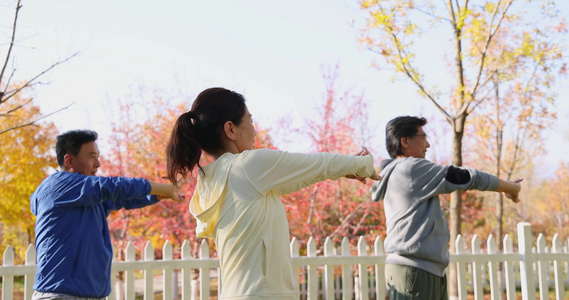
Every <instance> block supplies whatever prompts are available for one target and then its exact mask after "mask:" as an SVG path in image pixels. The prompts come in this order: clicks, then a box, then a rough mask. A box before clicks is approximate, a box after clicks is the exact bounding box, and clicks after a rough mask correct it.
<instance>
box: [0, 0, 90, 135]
mask: <svg viewBox="0 0 569 300" xmlns="http://www.w3.org/2000/svg"><path fill="white" fill-rule="evenodd" d="M21 2H22V1H21V0H18V1H16V6H15V8H14V18H13V19H12V23H11V25H10V26H8V27H7V28H9V29H10V31H9V33H7V34H6V36H8V38H9V40H8V41H6V42H5V43H4V42H2V43H0V50H2V51H4V52H5V54H4V56H3V60H2V65H1V69H0V122H4V120H7V119H9V118H10V119H14V115H15V114H16V113H17V111H18V110H20V109H22V110H24V109H26V108H25V107H26V106H28V105H30V106H31V105H32V101H33V98H31V97H28V98H24V93H23V92H24V91H26V90H27V89H29V88H32V87H33V86H36V85H40V84H43V83H42V82H41V81H40V78H41V77H42V76H44V75H45V74H46V73H48V72H49V71H51V70H52V69H54V68H55V67H57V66H58V65H60V64H63V63H65V62H67V61H68V60H70V59H71V58H73V57H75V56H77V55H78V54H79V53H75V54H72V55H70V56H68V57H67V58H65V59H62V60H58V61H56V62H54V63H51V65H48V66H47V67H45V68H43V69H41V70H40V71H38V72H37V73H36V74H35V75H33V76H31V77H30V78H29V79H26V80H23V79H19V81H20V82H19V83H18V84H14V79H15V78H17V77H16V67H15V62H14V55H15V54H14V53H13V50H14V49H15V48H16V46H17V45H18V42H19V41H20V40H19V39H17V35H16V33H17V28H18V15H19V13H20V10H21V9H22V3H21ZM0 25H4V24H0ZM4 45H5V46H4ZM17 96H19V98H18V97H17ZM22 99H25V101H22ZM13 103H18V104H17V105H14V104H13ZM67 107H69V106H67ZM67 107H63V108H59V109H56V110H55V111H52V112H50V113H48V114H42V115H34V116H32V118H30V119H20V120H19V122H18V123H14V122H7V123H10V124H12V125H11V126H10V127H5V128H3V129H2V130H1V131H0V135H2V134H5V133H7V132H9V131H11V130H15V129H18V128H22V127H26V126H31V125H34V124H36V123H37V122H38V121H40V120H42V119H44V118H46V117H48V116H50V115H52V114H55V113H57V112H59V111H61V110H63V109H66V108H67Z"/></svg>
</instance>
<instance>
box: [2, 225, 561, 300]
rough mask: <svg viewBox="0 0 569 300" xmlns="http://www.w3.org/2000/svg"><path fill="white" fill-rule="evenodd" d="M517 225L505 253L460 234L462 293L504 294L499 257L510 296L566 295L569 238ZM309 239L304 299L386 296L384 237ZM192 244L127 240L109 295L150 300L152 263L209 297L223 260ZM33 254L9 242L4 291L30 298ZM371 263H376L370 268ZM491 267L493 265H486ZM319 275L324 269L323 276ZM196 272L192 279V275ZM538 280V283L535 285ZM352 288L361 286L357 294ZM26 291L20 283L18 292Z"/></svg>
mask: <svg viewBox="0 0 569 300" xmlns="http://www.w3.org/2000/svg"><path fill="white" fill-rule="evenodd" d="M517 229H518V241H519V245H518V248H519V252H514V251H513V246H512V239H510V237H509V236H508V235H505V236H504V252H503V253H497V249H496V242H495V240H494V237H493V236H492V235H490V236H489V237H488V240H487V250H485V251H484V252H485V253H483V251H481V250H480V239H479V238H478V237H476V236H474V237H473V239H472V245H471V248H472V249H471V251H468V250H466V248H465V246H464V239H463V237H462V236H459V237H458V238H457V241H456V242H457V244H456V245H457V247H456V249H457V253H456V254H452V255H451V257H450V260H451V262H453V263H456V266H457V268H458V269H457V271H458V276H459V282H458V284H459V293H460V294H459V298H460V299H466V297H467V296H471V295H467V288H469V283H468V281H469V280H471V281H472V286H473V289H474V298H475V299H481V298H482V290H483V289H485V288H486V286H489V288H490V293H491V295H490V296H491V299H492V300H497V299H500V298H501V297H502V293H503V291H500V290H498V286H497V277H496V276H497V267H496V266H497V264H498V263H500V262H503V264H504V276H505V280H506V281H505V289H506V296H507V299H508V300H514V299H515V296H516V294H515V290H516V287H519V286H521V289H522V299H535V298H536V296H537V295H536V292H537V289H536V287H538V288H539V297H540V298H548V296H549V295H548V290H549V287H550V286H554V289H555V297H556V298H557V299H565V298H566V296H565V295H566V294H565V293H566V292H567V291H566V286H568V284H567V283H568V281H567V280H568V279H567V278H566V276H567V275H566V273H567V271H568V270H567V269H569V268H567V263H568V262H569V253H568V251H569V250H568V245H567V244H565V245H562V241H561V239H559V236H558V235H555V236H554V237H553V242H552V245H551V247H547V246H546V245H545V239H544V238H543V235H541V236H540V237H539V238H538V239H537V240H536V247H535V250H534V252H532V250H531V249H532V248H531V247H532V246H533V245H532V244H533V240H532V233H531V226H530V225H529V224H527V223H520V224H518V228H517ZM306 247H307V251H306V253H307V255H306V256H305V257H300V256H299V248H300V247H299V245H298V242H297V240H296V239H295V238H293V239H292V241H291V244H290V251H291V255H292V257H293V259H292V261H293V265H294V267H295V268H297V270H299V269H302V270H303V271H302V272H303V273H302V274H301V275H300V277H299V281H300V282H301V283H302V284H301V285H300V286H299V290H300V291H301V293H300V298H301V299H305V298H306V297H307V296H308V299H321V298H325V299H341V298H343V299H352V298H354V295H355V298H357V299H364V300H367V299H370V298H371V299H383V298H385V294H386V291H385V287H386V286H385V274H384V267H385V258H386V256H385V254H384V253H383V251H384V249H383V242H382V240H381V238H379V237H377V238H376V239H375V242H374V245H373V250H372V252H373V253H369V249H368V247H369V245H368V244H367V243H366V242H365V239H364V237H359V240H358V243H357V245H356V246H353V245H350V244H349V241H348V239H347V238H344V239H343V240H342V243H341V245H340V247H338V248H336V245H334V243H333V242H332V241H331V239H330V238H327V239H326V241H325V242H324V248H323V249H324V253H323V255H321V256H318V255H316V249H317V245H316V243H315V242H314V239H311V240H309V242H308V243H307V245H306ZM191 249H192V247H191V245H190V243H189V242H188V241H187V240H186V241H184V243H183V245H182V249H181V259H176V260H174V259H173V251H172V245H171V244H170V243H169V242H166V243H165V244H164V248H163V249H162V253H163V259H162V260H156V259H154V255H155V254H154V248H153V247H152V244H151V243H146V245H145V248H144V250H143V252H142V254H143V255H142V256H143V258H142V259H141V260H139V261H137V260H136V258H135V257H136V255H135V249H134V246H133V244H132V243H128V244H127V246H126V247H125V249H124V250H122V251H118V252H117V251H115V248H114V247H113V263H112V266H111V283H112V287H113V288H112V289H111V294H110V295H109V298H108V299H109V300H110V299H113V300H114V299H133V298H134V297H135V296H136V295H135V292H138V293H140V292H142V294H143V296H144V299H146V300H147V299H152V298H153V296H154V292H155V288H157V285H155V284H154V283H153V280H152V277H153V272H154V270H162V278H157V279H162V280H163V282H164V286H163V288H164V289H163V290H162V297H163V298H164V299H168V300H170V299H178V298H180V299H183V300H189V299H209V294H210V286H211V283H210V271H211V270H212V269H216V268H219V262H218V260H217V259H214V258H210V257H209V251H210V249H209V244H208V243H207V241H206V240H202V241H201V244H200V247H199V255H198V258H192V256H191ZM353 250H356V251H357V254H356V255H352V252H351V251H353ZM123 251H124V252H123ZM466 252H468V253H466ZM470 252H471V253H470ZM115 253H124V260H125V261H117V260H118V257H120V256H122V255H116V254H115ZM35 261H36V258H35V250H34V248H33V245H30V246H29V247H28V248H27V250H26V256H25V263H24V264H23V265H14V251H13V249H12V248H11V247H7V248H6V249H5V251H4V257H3V262H4V264H3V265H2V266H0V277H1V278H2V281H3V282H2V299H6V300H10V299H13V298H14V290H15V287H14V280H15V276H18V279H19V278H21V277H23V278H24V288H23V294H24V299H25V300H29V299H30V297H31V293H32V292H33V289H32V286H33V283H34V279H35V278H34V276H33V275H34V274H35V271H36V265H35ZM518 264H519V270H518V268H517V265H518ZM337 265H339V266H340V267H341V273H342V274H341V276H336V274H335V272H334V270H335V269H336V268H337V267H335V266H337ZM355 267H357V268H355ZM370 267H372V268H371V269H370ZM467 267H469V268H468V269H470V270H469V271H467ZM320 268H321V269H322V270H323V271H324V272H323V273H322V274H319V273H320V271H319V270H320ZM486 270H488V271H487V272H486ZM141 271H142V272H144V274H145V277H144V279H139V280H140V281H141V283H142V285H144V286H143V287H142V289H141V288H140V287H138V288H136V290H135V288H134V281H135V279H134V277H135V276H134V274H135V272H141ZM180 271H181V272H180ZM354 271H355V272H354ZM447 271H448V270H447ZM550 271H551V272H550ZM117 272H120V273H121V275H124V277H122V279H121V280H120V281H119V283H120V284H118V285H115V284H116V281H118V279H117V278H118V277H117V276H116V275H117ZM123 272H124V273H123ZM174 272H175V273H174ZM198 273H199V276H198V278H197V279H196V278H195V277H193V276H192V274H198ZM174 274H175V275H178V274H181V282H183V285H182V293H181V295H180V294H179V293H177V289H178V280H177V277H173V276H172V275H174ZM218 274H219V273H218ZM320 276H322V282H321V281H320ZM370 276H372V277H373V276H374V277H373V278H374V279H371V278H372V277H370ZM192 278H194V279H193V280H192ZM536 280H539V282H537V281H536ZM354 281H355V283H354ZM137 282H138V280H137ZM307 282H308V283H309V286H308V287H307V286H306V283H307ZM536 283H538V285H537V286H536ZM192 284H195V285H192ZM198 284H199V287H198V286H197V285H198ZM222 285H223V283H222V282H220V281H219V279H218V296H219V294H220V292H221V290H222V289H223V286H222ZM158 286H159V285H158ZM354 290H355V291H356V293H355V294H354ZM21 291H22V290H21V288H20V289H19V291H18V293H21ZM20 297H21V296H20Z"/></svg>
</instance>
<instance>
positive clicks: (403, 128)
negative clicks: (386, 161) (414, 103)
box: [385, 116, 427, 158]
mask: <svg viewBox="0 0 569 300" xmlns="http://www.w3.org/2000/svg"><path fill="white" fill-rule="evenodd" d="M425 124H427V120H426V119H425V118H419V117H411V116H402V117H397V118H395V119H393V120H391V121H389V122H388V123H387V126H386V127H385V148H387V153H389V156H390V157H391V158H396V157H397V156H399V155H403V152H402V151H401V138H402V137H411V136H414V135H416V134H417V132H418V131H419V127H421V126H425Z"/></svg>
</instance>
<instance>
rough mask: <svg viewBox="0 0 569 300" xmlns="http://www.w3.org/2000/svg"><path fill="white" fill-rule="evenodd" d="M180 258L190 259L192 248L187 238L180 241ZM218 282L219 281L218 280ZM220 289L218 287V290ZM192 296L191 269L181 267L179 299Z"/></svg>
mask: <svg viewBox="0 0 569 300" xmlns="http://www.w3.org/2000/svg"><path fill="white" fill-rule="evenodd" d="M181 252H182V253H181V254H182V259H183V260H186V259H191V258H192V249H191V246H190V242H189V241H188V240H184V243H182V250H181ZM218 282H220V281H219V280H218ZM220 290H221V289H219V288H218V292H219V291H220ZM191 296H192V270H191V269H188V268H184V269H182V298H181V300H190V299H191Z"/></svg>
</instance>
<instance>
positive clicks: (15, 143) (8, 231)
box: [0, 95, 57, 259]
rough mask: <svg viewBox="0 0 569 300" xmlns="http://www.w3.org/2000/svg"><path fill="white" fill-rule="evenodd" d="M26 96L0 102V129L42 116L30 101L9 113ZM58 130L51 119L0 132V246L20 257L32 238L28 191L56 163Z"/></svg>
mask: <svg viewBox="0 0 569 300" xmlns="http://www.w3.org/2000/svg"><path fill="white" fill-rule="evenodd" d="M28 100H29V99H25V98H23V97H21V96H20V95H16V96H14V97H13V98H11V99H9V100H8V101H7V102H4V103H3V104H2V105H1V106H0V131H3V130H5V129H8V128H12V127H15V126H17V125H21V124H23V123H25V122H29V121H30V120H35V119H37V118H38V117H40V116H41V112H40V110H39V107H37V106H35V105H33V103H32V102H29V103H27V104H26V105H24V106H22V107H21V108H20V109H17V110H15V111H13V112H10V113H9V114H6V113H7V112H9V111H10V110H12V109H14V108H16V107H18V106H19V105H22V104H24V103H25V102H26V101H28ZM56 134H57V131H56V129H55V126H54V125H53V124H52V123H41V124H36V125H30V126H25V127H21V128H18V129H14V130H10V131H7V132H5V133H3V134H0V153H1V154H2V160H0V224H1V225H2V226H1V230H0V237H1V238H0V240H1V249H5V248H6V246H7V245H12V247H13V248H14V249H15V251H16V258H17V259H21V258H22V256H23V254H24V253H25V250H26V248H27V247H28V244H29V243H30V242H32V241H33V236H34V224H35V217H34V216H33V215H32V213H31V211H30V200H29V199H30V195H31V194H32V193H33V191H34V190H35V189H36V187H37V186H38V185H39V183H40V182H41V181H42V180H43V178H45V177H46V175H47V172H48V170H49V169H50V168H55V167H56V166H57V163H56V158H55V156H54V154H55V153H54V151H51V150H52V149H54V145H55V136H56Z"/></svg>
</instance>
